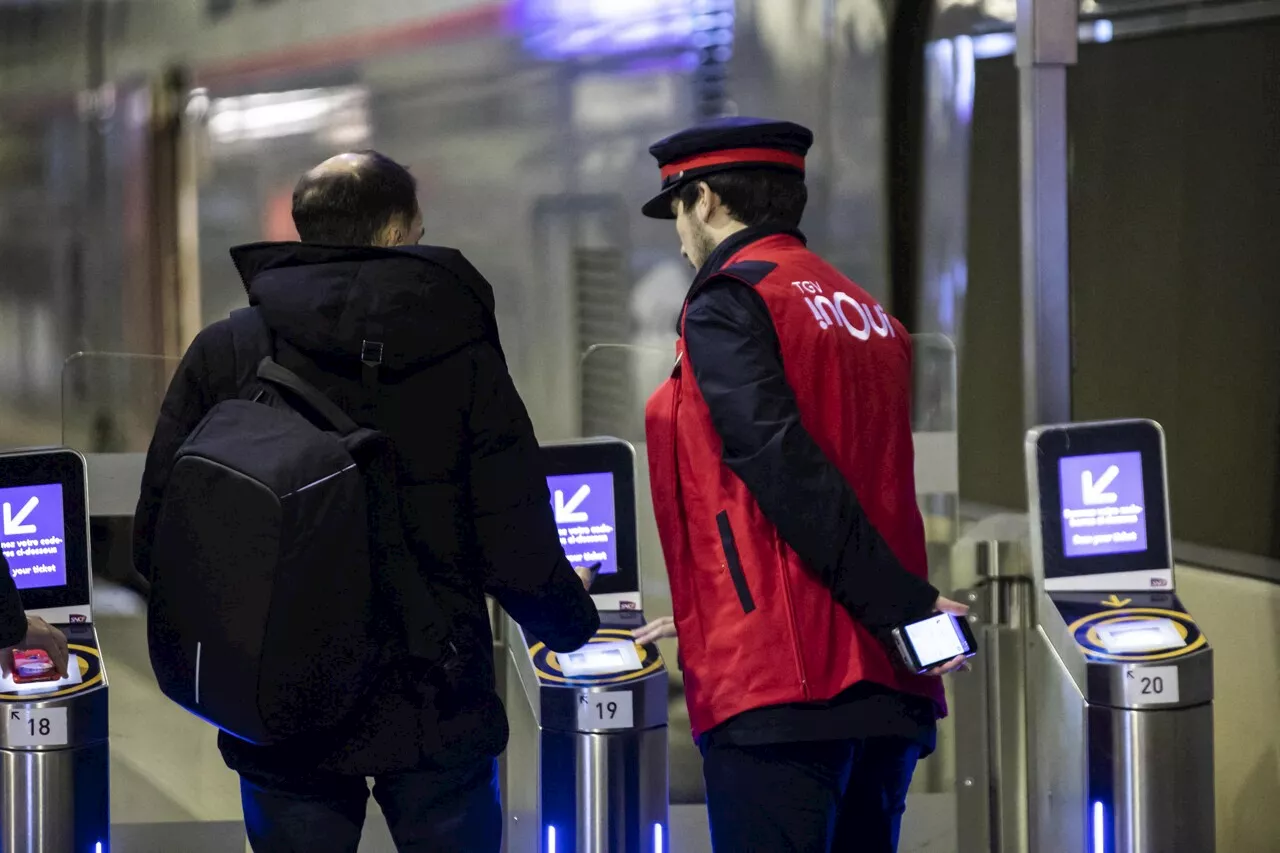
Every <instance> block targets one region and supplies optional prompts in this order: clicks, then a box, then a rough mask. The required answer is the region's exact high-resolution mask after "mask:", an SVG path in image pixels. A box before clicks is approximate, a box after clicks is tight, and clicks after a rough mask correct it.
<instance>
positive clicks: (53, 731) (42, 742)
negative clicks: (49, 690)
mask: <svg viewBox="0 0 1280 853" xmlns="http://www.w3.org/2000/svg"><path fill="white" fill-rule="evenodd" d="M8 726H9V745H10V746H66V745H67V709H66V708H45V709H37V710H27V709H13V710H10V711H8Z"/></svg>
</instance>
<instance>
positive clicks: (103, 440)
mask: <svg viewBox="0 0 1280 853" xmlns="http://www.w3.org/2000/svg"><path fill="white" fill-rule="evenodd" d="M178 364H179V359H176V358H166V357H164V356H155V355H134V354H128V353H77V354H76V355H73V356H71V357H70V358H68V359H67V361H66V363H65V364H64V365H63V368H62V443H63V444H65V445H66V446H67V447H71V448H73V449H75V450H78V451H80V452H81V453H84V454H129V453H146V450H147V447H148V445H149V444H150V443H151V434H152V432H153V431H154V430H155V425H156V419H157V418H158V417H159V414H160V403H161V402H162V401H163V400H164V394H165V391H166V390H167V389H168V387H169V380H170V378H171V377H172V376H173V373H174V371H175V370H176V369H177V367H178Z"/></svg>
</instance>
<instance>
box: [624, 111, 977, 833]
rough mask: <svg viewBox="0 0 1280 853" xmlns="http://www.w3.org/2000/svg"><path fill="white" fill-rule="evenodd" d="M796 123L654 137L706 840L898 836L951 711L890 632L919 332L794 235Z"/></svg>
mask: <svg viewBox="0 0 1280 853" xmlns="http://www.w3.org/2000/svg"><path fill="white" fill-rule="evenodd" d="M812 143H813V135H812V133H811V132H810V131H809V130H807V129H805V128H803V127H800V126H799V125H796V124H792V123H790V122H783V121H765V120H759V119H748V118H729V119H720V120H717V121H715V122H712V123H710V124H705V125H701V126H698V127H694V128H691V129H689V130H685V131H683V132H681V133H677V134H676V135H674V136H671V137H669V138H667V139H664V140H662V141H661V142H658V143H657V144H655V145H654V146H653V147H652V148H651V149H650V151H651V153H652V154H653V155H654V157H655V158H656V159H657V161H658V166H659V168H660V169H661V173H662V188H661V192H660V193H659V195H658V196H657V197H655V198H654V199H652V200H651V201H650V202H648V204H646V205H645V207H644V213H645V214H646V215H647V216H650V217H654V218H657V219H674V220H675V224H676V230H677V232H678V234H679V237H680V245H681V250H682V253H683V254H684V257H685V258H686V259H687V260H688V261H689V262H690V263H691V264H692V265H693V267H694V268H695V269H696V270H697V275H696V277H695V279H694V281H693V284H692V286H691V287H690V289H689V292H688V295H687V296H686V298H685V303H684V307H683V309H682V313H681V317H680V321H679V333H680V338H679V341H678V343H677V347H676V349H677V352H676V364H675V367H674V369H673V372H672V374H671V377H670V379H668V380H667V381H666V382H665V383H664V384H663V385H662V386H661V387H660V388H659V389H658V390H657V392H656V393H655V394H654V395H653V397H652V398H651V399H650V401H649V403H648V407H647V412H646V433H647V439H648V451H649V469H650V476H651V481H652V490H653V504H654V511H655V513H656V516H657V521H658V529H659V533H660V536H661V540H662V547H663V552H664V555H665V558H666V563H667V571H668V573H669V575H670V579H671V595H672V603H673V607H674V613H675V616H674V621H672V620H660V621H659V622H656V623H652V624H651V625H649V626H646V627H645V629H643V630H642V631H640V632H637V639H638V640H640V641H650V640H652V639H655V638H657V637H659V636H676V635H677V634H678V637H679V643H680V657H681V660H682V666H683V670H684V683H685V690H686V698H687V701H688V706H689V717H690V720H691V722H692V728H693V734H694V737H695V739H696V740H697V742H698V744H699V747H700V749H701V751H702V755H703V764H704V766H703V773H704V777H705V780H706V790H707V807H708V811H709V816H710V823H711V835H712V842H713V845H714V847H715V849H716V851H718V853H748V851H781V850H788V851H800V853H825V851H829V850H830V851H855V850H856V851H860V853H880V851H893V850H895V849H896V846H897V839H898V831H899V826H900V823H901V817H902V813H903V810H904V807H905V800H906V791H907V786H908V785H909V783H910V781H911V776H912V773H913V771H914V769H915V765H916V762H917V760H918V759H919V758H921V757H922V756H924V755H927V754H928V753H929V752H930V751H931V750H932V749H933V744H934V738H935V724H936V720H937V719H938V718H939V717H940V716H942V715H943V714H944V713H945V705H944V699H943V692H942V685H941V683H940V681H939V679H938V678H937V677H936V676H938V675H941V674H943V673H945V672H949V671H951V670H953V669H957V668H960V667H961V666H962V665H963V659H961V658H957V659H955V660H953V661H950V662H949V663H947V664H946V665H944V666H942V667H939V668H938V669H936V670H933V671H931V672H930V673H929V674H927V675H925V676H916V675H913V674H911V673H909V672H907V671H906V670H905V669H904V668H903V667H902V666H901V665H900V664H898V663H896V662H895V659H894V658H893V657H891V655H890V653H889V650H888V647H887V646H886V645H885V643H884V642H883V633H884V632H885V631H886V630H888V629H890V628H892V627H894V626H896V625H899V624H901V623H903V622H905V621H910V620H912V619H918V618H922V617H925V616H928V615H929V614H931V613H933V612H935V610H943V611H947V612H952V613H964V612H965V610H966V608H965V607H964V606H963V605H960V604H957V603H955V602H952V601H948V600H946V599H944V598H941V597H940V596H939V595H938V591H937V590H936V589H935V588H933V587H932V586H930V585H929V583H928V581H927V580H926V579H925V578H926V575H927V567H926V559H925V538H924V527H923V522H922V519H921V516H920V512H919V509H918V508H917V504H916V495H915V483H914V473H913V472H914V451H913V448H912V437H911V340H910V337H909V336H908V334H907V332H906V330H905V329H904V328H903V326H902V325H901V324H899V323H898V321H897V320H895V319H894V318H892V317H891V316H889V314H888V313H886V312H885V310H884V309H883V308H882V307H881V306H880V305H879V304H877V302H876V300H875V299H873V298H872V297H871V296H870V295H869V294H868V293H867V292H866V291H864V290H862V289H861V288H860V287H858V286H857V285H855V284H854V283H853V282H852V281H850V280H849V279H848V278H846V277H845V276H844V275H842V274H841V273H840V272H838V271H837V270H836V269H835V268H834V267H832V266H831V265H829V264H828V263H826V262H825V261H823V260H822V258H820V257H818V256H817V255H816V254H814V253H813V252H811V251H810V250H809V249H808V248H807V247H806V244H805V238H804V235H803V234H802V233H801V232H800V231H799V230H798V226H799V224H800V218H801V215H802V214H803V212H804V207H805V203H806V200H807V191H806V188H805V183H804V169H805V157H806V155H807V153H808V151H809V148H810V146H811V145H812Z"/></svg>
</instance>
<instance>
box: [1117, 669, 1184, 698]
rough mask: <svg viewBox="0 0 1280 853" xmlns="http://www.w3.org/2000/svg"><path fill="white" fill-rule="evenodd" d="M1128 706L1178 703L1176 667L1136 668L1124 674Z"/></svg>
mask: <svg viewBox="0 0 1280 853" xmlns="http://www.w3.org/2000/svg"><path fill="white" fill-rule="evenodd" d="M1124 700H1125V704H1126V705H1167V704H1170V703H1173V702H1177V701H1178V668H1177V667H1176V666H1150V667H1134V668H1133V669H1130V670H1129V671H1128V672H1126V673H1125V674H1124Z"/></svg>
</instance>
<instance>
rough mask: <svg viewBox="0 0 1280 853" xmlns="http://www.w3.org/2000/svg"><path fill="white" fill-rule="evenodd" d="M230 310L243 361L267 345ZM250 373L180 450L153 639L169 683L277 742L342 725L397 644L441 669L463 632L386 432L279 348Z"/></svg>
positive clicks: (169, 498) (245, 729)
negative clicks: (414, 524) (416, 546)
mask: <svg viewBox="0 0 1280 853" xmlns="http://www.w3.org/2000/svg"><path fill="white" fill-rule="evenodd" d="M231 322H232V331H233V339H234V340H235V341H236V344H235V346H236V350H237V362H238V363H239V362H243V361H244V360H245V358H246V356H245V352H246V351H247V352H250V353H252V352H254V351H255V350H256V351H257V352H258V353H261V352H263V351H265V352H267V353H270V352H271V350H272V345H271V337H270V332H269V331H268V329H267V327H266V324H265V322H264V321H263V320H262V318H261V317H260V316H259V314H258V311H257V309H245V310H243V311H237V312H235V313H234V314H232V319H231ZM241 372H242V371H241V370H240V369H239V368H238V370H237V373H238V375H239V374H240V373H241ZM243 373H247V374H249V377H248V381H247V382H245V383H244V384H243V385H242V388H241V390H240V396H239V397H237V398H234V399H226V400H223V401H221V402H219V403H217V404H216V405H215V406H214V407H213V408H212V409H211V410H210V411H209V413H208V414H207V415H206V416H205V417H204V419H203V420H202V421H201V422H200V424H199V425H198V426H197V427H196V428H195V430H194V431H193V432H192V433H191V435H190V436H189V437H188V438H187V440H186V442H185V443H184V444H183V445H182V447H181V448H180V449H179V451H178V453H177V455H176V457H175V460H174V463H173V469H172V473H171V475H170V477H169V481H168V484H167V486H166V489H165V493H164V498H163V502H162V506H161V511H160V514H159V520H158V522H157V526H156V532H155V540H154V546H153V552H152V566H151V569H152V578H153V582H152V591H151V600H150V606H149V612H148V626H147V627H148V645H149V648H150V654H151V666H152V669H153V670H154V671H155V674H156V678H157V680H158V681H159V683H160V689H161V690H162V691H163V692H164V694H165V695H166V696H168V697H169V698H170V699H172V700H173V701H174V702H177V703H178V704H179V705H181V706H182V707H184V708H186V709H187V710H188V711H190V712H191V713H193V714H196V715H197V716H199V717H202V718H203V719H205V720H207V721H209V722H211V723H213V724H214V725H215V726H217V727H218V728H220V729H221V730H223V731H225V732H227V733H229V734H231V735H234V736H235V737H238V738H241V739H242V740H245V741H248V742H250V743H254V744H264V745H265V744H274V743H279V742H281V741H284V740H287V739H289V738H293V737H296V736H299V735H307V734H312V733H319V732H323V731H326V730H332V729H334V728H335V727H338V726H339V725H340V724H341V723H342V722H343V721H344V720H345V719H347V718H348V717H349V716H351V715H352V714H354V713H355V712H357V711H358V710H359V709H360V706H361V704H362V702H363V701H364V700H365V698H366V697H367V696H368V695H369V694H370V692H371V689H372V688H373V687H375V686H376V683H377V681H378V680H379V678H380V677H381V676H382V675H384V674H385V673H386V671H387V669H388V667H390V666H391V665H392V661H393V660H394V661H395V665H396V666H398V667H404V666H406V665H407V663H408V662H413V663H415V664H423V663H425V666H423V667H421V669H422V671H423V672H430V671H431V670H432V669H433V668H438V667H439V666H440V665H441V664H442V663H443V659H444V657H445V654H446V652H447V651H448V650H450V649H452V645H451V644H450V643H449V642H448V638H447V636H446V632H445V628H446V625H445V620H444V618H443V615H442V614H441V613H440V611H439V609H438V607H437V606H436V604H435V601H434V599H433V598H432V596H431V594H430V590H429V586H428V584H427V581H426V579H425V578H424V577H423V576H422V574H421V571H420V570H419V567H418V562H417V559H416V558H415V556H414V554H413V553H412V552H411V551H410V549H409V547H408V544H407V542H406V538H405V535H404V532H403V525H402V522H401V515H400V502H399V498H398V494H397V491H396V464H395V451H394V448H393V446H392V444H391V442H390V440H389V439H388V438H387V437H386V436H385V435H383V434H382V433H380V432H378V431H376V430H372V429H367V428H363V427H360V426H358V425H357V424H356V423H355V422H354V421H353V420H352V419H351V418H350V417H349V416H348V415H347V414H346V413H345V412H343V411H342V409H340V408H339V407H338V406H337V405H335V404H334V403H333V402H332V401H331V400H329V399H328V398H327V397H325V396H324V395H323V394H322V393H321V392H320V391H318V390H317V389H316V388H314V387H313V386H311V385H309V384H308V383H306V382H305V381H303V380H302V379H301V378H299V377H298V376H297V375H296V374H294V373H292V372H291V371H289V370H287V369H285V368H283V367H281V366H280V365H279V364H277V363H276V362H275V361H274V360H273V358H272V357H271V355H266V356H265V357H263V358H261V360H260V361H259V362H257V368H256V370H252V369H247V370H244V371H243Z"/></svg>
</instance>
